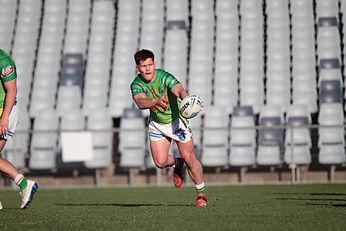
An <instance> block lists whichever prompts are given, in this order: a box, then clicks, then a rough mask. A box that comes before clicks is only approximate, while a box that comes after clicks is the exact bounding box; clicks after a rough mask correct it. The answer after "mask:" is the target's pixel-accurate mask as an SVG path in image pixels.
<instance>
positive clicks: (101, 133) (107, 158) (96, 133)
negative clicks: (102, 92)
mask: <svg viewBox="0 0 346 231" xmlns="http://www.w3.org/2000/svg"><path fill="white" fill-rule="evenodd" d="M86 125H87V126H86V127H87V129H89V130H92V138H93V158H92V159H91V160H90V161H86V162H85V163H84V164H85V166H86V167H87V168H92V169H100V168H105V167H108V166H110V165H111V163H112V152H111V151H112V137H113V134H112V130H111V129H112V126H113V125H112V120H111V117H110V115H109V113H108V111H107V110H100V111H93V112H90V114H88V116H87V124H86Z"/></svg>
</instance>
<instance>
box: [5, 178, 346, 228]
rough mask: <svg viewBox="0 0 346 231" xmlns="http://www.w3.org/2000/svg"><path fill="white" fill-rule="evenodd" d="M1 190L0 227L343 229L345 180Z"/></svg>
mask: <svg viewBox="0 0 346 231" xmlns="http://www.w3.org/2000/svg"><path fill="white" fill-rule="evenodd" d="M207 192H208V195H209V207H208V208H195V207H194V205H195V197H196V194H195V190H194V188H193V187H183V188H181V189H175V188H174V187H150V188H100V189H65V190H64V189H59V190H56V189H42V188H41V189H40V190H39V191H38V193H37V194H36V196H35V200H34V201H33V203H32V204H31V205H30V206H29V208H28V209H26V210H20V209H18V207H19V205H20V197H19V195H18V192H17V191H11V190H10V191H0V200H1V201H2V203H3V206H4V208H3V209H2V210H0V230H1V231H5V230H26V231H27V230H50V231H52V230H165V231H166V230H314V231H316V230H346V184H311V185H262V186H249V185H248V186H209V187H207Z"/></svg>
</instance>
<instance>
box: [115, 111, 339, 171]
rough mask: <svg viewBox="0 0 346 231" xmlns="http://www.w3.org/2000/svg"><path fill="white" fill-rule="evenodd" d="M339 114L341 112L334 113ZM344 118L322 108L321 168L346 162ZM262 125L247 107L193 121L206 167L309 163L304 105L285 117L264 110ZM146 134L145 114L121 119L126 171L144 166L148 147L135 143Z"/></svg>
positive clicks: (308, 125) (206, 114)
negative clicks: (231, 113) (342, 123)
mask: <svg viewBox="0 0 346 231" xmlns="http://www.w3.org/2000/svg"><path fill="white" fill-rule="evenodd" d="M134 110H136V109H134ZM337 110H338V111H339V112H340V113H336V111H337ZM342 113H343V112H342V105H340V104H325V105H323V110H322V113H321V116H320V118H319V121H320V123H321V124H322V127H321V128H319V142H318V147H319V153H318V155H319V163H320V164H328V165H337V164H344V163H345V160H346V156H345V148H344V127H343V126H339V127H336V126H335V124H334V121H337V120H340V118H341V119H342V118H343V114H342ZM202 118H203V119H202ZM338 118H339V119H338ZM258 120H259V126H257V125H256V124H255V116H254V113H253V109H252V107H249V106H240V107H235V108H234V111H233V115H232V117H231V118H230V117H229V114H228V113H227V110H226V109H225V108H224V107H220V106H213V107H207V108H205V111H204V112H203V117H202V116H198V117H195V118H193V119H191V120H190V122H191V126H192V130H193V132H194V140H195V144H196V150H197V152H198V153H197V154H199V155H200V158H201V162H202V164H203V165H204V166H208V167H223V166H228V165H231V166H255V165H262V166H279V165H281V164H284V163H285V164H289V165H291V164H294V165H309V164H310V163H311V161H312V158H311V156H312V153H311V148H312V138H311V134H310V131H311V129H312V124H311V116H310V113H309V111H308V109H307V107H306V106H305V105H291V106H289V108H288V112H287V115H286V117H284V114H283V113H282V110H281V108H280V107H279V106H265V107H263V108H262V110H261V112H260V115H259V119H258ZM333 124H334V127H333ZM130 128H131V129H130ZM126 129H130V130H129V131H126ZM144 131H145V127H144V123H143V116H142V115H141V113H132V114H131V113H129V115H128V116H124V117H123V119H122V122H121V125H120V137H119V138H120V144H121V145H120V147H121V148H120V149H119V152H120V153H121V162H120V165H121V166H122V167H128V168H129V167H143V166H145V163H146V162H145V155H146V152H145V149H146V148H145V142H142V141H143V140H141V141H140V140H138V139H135V138H134V136H136V137H143V134H144V133H145V132H144ZM336 131H337V132H336ZM139 141H140V142H139ZM172 147H173V148H172V149H171V153H177V152H178V151H177V150H176V149H177V147H176V146H172ZM150 163H151V162H150V161H149V164H150ZM151 164H152V163H151ZM149 166H152V165H149Z"/></svg>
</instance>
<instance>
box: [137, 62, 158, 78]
mask: <svg viewBox="0 0 346 231" xmlns="http://www.w3.org/2000/svg"><path fill="white" fill-rule="evenodd" d="M155 68H156V67H155V62H154V61H153V60H152V59H151V58H147V59H146V60H144V61H140V62H139V64H138V66H137V69H138V71H139V73H140V74H141V76H142V77H143V78H144V79H145V80H146V81H148V82H152V81H153V80H154V79H155Z"/></svg>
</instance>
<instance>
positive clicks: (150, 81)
mask: <svg viewBox="0 0 346 231" xmlns="http://www.w3.org/2000/svg"><path fill="white" fill-rule="evenodd" d="M134 59H135V62H136V66H137V69H138V71H139V74H138V75H137V76H136V77H135V79H134V81H133V82H132V84H131V91H132V97H133V100H134V101H135V103H136V104H137V106H138V107H139V108H140V109H150V117H149V121H148V124H149V125H148V134H149V139H150V150H151V154H152V157H153V160H154V162H155V165H156V166H157V167H158V168H161V169H162V168H167V167H174V177H173V181H174V185H175V187H176V188H180V187H181V186H182V184H183V173H182V171H183V165H184V162H185V164H186V166H187V169H188V172H189V175H190V177H191V179H192V181H193V182H194V183H195V184H196V191H197V202H196V207H205V206H207V205H208V202H207V195H206V190H205V186H204V181H203V169H202V165H201V163H200V162H199V161H198V160H197V159H196V156H195V153H194V142H193V139H192V133H191V129H190V127H189V123H188V121H187V120H186V119H185V118H183V117H182V116H181V115H180V113H179V103H180V101H179V99H181V100H182V99H184V98H185V97H187V96H188V94H187V92H186V90H185V89H184V87H183V85H182V84H181V83H180V82H179V81H178V80H177V79H176V78H175V77H174V76H173V75H171V74H170V73H168V72H166V71H164V70H162V69H156V64H155V60H154V54H153V53H152V52H151V51H149V50H145V49H142V50H139V51H137V52H136V53H135V54H134ZM178 98H179V99H178ZM172 140H175V142H176V143H177V146H178V149H179V152H180V155H181V157H182V158H176V159H174V157H173V155H172V154H169V153H168V152H169V147H170V144H171V141H172Z"/></svg>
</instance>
